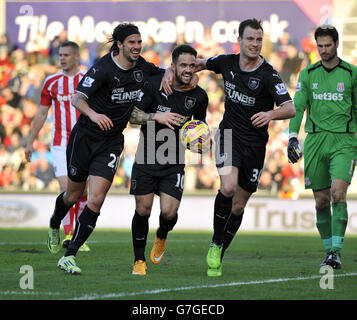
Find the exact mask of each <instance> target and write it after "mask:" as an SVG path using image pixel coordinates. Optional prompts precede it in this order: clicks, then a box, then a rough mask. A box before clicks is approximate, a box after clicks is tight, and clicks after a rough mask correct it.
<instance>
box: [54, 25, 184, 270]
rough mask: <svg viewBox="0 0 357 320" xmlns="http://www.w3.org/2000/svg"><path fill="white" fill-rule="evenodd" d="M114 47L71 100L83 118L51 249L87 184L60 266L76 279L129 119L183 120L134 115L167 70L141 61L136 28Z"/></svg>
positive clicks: (123, 31)
mask: <svg viewBox="0 0 357 320" xmlns="http://www.w3.org/2000/svg"><path fill="white" fill-rule="evenodd" d="M112 42H113V44H112V47H111V49H110V52H109V53H108V54H106V55H105V56H104V57H102V58H101V59H100V60H99V61H98V62H97V63H95V64H94V65H93V66H92V67H91V68H90V69H89V70H88V72H87V73H86V74H85V75H84V77H83V78H82V80H81V81H80V83H79V84H78V87H77V89H76V94H75V95H74V97H73V99H72V103H73V105H74V106H75V107H76V108H77V109H78V110H79V111H80V112H81V115H80V117H79V120H78V122H77V123H76V125H75V126H74V128H73V130H72V132H71V135H70V138H69V142H68V147H67V169H68V178H69V179H68V187H67V190H66V191H65V192H64V193H61V194H60V195H59V196H58V197H57V199H56V204H55V209H54V212H53V215H52V217H51V220H50V228H49V232H48V245H49V247H50V248H51V250H53V251H58V246H59V242H60V238H59V226H60V223H61V220H62V219H63V217H64V216H65V214H66V212H67V211H68V210H69V209H70V208H71V207H72V206H73V205H74V204H75V203H76V202H77V201H78V199H79V198H80V197H81V194H82V193H83V191H84V189H85V186H86V181H87V179H88V180H89V186H90V188H89V195H88V203H87V205H86V206H85V208H84V210H83V212H82V214H81V215H80V217H79V218H78V221H77V224H76V227H75V230H74V235H73V238H72V240H71V242H70V244H69V246H68V248H67V251H66V253H65V254H64V256H63V257H62V258H61V259H60V260H59V261H58V266H59V267H60V268H61V269H63V270H65V271H67V272H69V273H72V274H79V273H81V269H80V268H79V267H78V266H77V264H76V260H75V256H76V254H77V251H78V249H79V248H80V247H81V246H82V245H83V243H84V242H85V241H86V240H87V239H88V237H89V236H90V234H91V233H92V232H93V230H94V228H95V225H96V221H97V219H98V216H99V214H100V209H101V207H102V204H103V202H104V199H105V197H106V194H107V192H108V190H109V188H110V186H111V184H112V181H113V177H114V175H115V172H116V169H117V166H118V162H119V156H120V154H121V152H122V150H123V145H124V137H123V134H122V132H123V130H124V128H125V127H126V125H127V123H128V121H129V119H130V118H132V119H135V120H136V122H137V123H145V122H146V121H148V120H155V121H158V122H159V123H162V124H166V125H171V124H172V125H175V124H176V120H177V119H179V118H180V116H179V115H176V114H174V113H170V112H163V113H160V114H156V113H155V114H146V113H144V112H141V111H140V110H138V109H136V110H135V113H132V111H133V102H134V101H136V99H137V98H138V97H139V96H140V94H141V89H142V87H143V84H144V83H145V82H146V80H147V79H148V77H149V76H151V75H154V74H160V73H163V70H162V69H159V68H157V67H155V66H154V65H153V64H151V63H148V62H146V61H145V60H144V59H143V58H142V57H141V56H140V52H141V45H142V40H141V36H140V32H139V30H138V28H137V27H136V26H135V25H133V24H119V25H118V26H117V27H116V28H115V29H114V31H113V34H112Z"/></svg>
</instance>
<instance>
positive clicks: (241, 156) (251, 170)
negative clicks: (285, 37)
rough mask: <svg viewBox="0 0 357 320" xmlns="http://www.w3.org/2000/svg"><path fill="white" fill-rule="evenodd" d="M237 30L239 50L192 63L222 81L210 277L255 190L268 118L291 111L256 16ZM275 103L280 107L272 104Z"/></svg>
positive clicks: (288, 114) (165, 83)
mask: <svg viewBox="0 0 357 320" xmlns="http://www.w3.org/2000/svg"><path fill="white" fill-rule="evenodd" d="M238 32H239V37H238V43H239V46H240V54H238V55H235V54H229V55H220V56H215V57H211V58H208V59H206V60H201V59H197V63H196V71H200V70H203V69H208V70H211V71H214V72H215V73H220V74H222V76H223V80H224V86H225V112H224V115H223V119H222V121H221V123H220V126H219V132H218V133H219V134H218V135H217V136H216V143H217V145H218V148H217V149H218V150H216V151H217V160H216V166H217V169H218V173H219V176H220V182H221V186H220V190H219V192H218V194H217V196H216V199H215V204H214V218H213V228H214V234H213V237H212V243H211V245H210V247H209V250H208V254H207V259H206V260H207V264H208V270H207V275H208V276H212V277H215V276H221V275H222V259H223V255H224V252H225V250H226V249H227V248H228V246H229V245H230V243H231V241H232V240H233V238H234V236H235V234H236V232H237V231H238V229H239V227H240V225H241V222H242V218H243V213H244V208H245V207H246V205H247V202H248V200H249V198H250V197H251V195H252V194H253V193H254V192H256V190H257V186H258V182H259V177H260V174H261V172H262V168H263V165H264V158H265V149H266V143H267V141H268V124H269V122H270V121H271V120H279V119H288V118H291V117H293V116H294V115H295V107H294V104H293V102H292V100H291V98H290V95H289V93H288V91H287V89H286V87H285V85H284V83H283V82H282V80H281V78H280V76H279V74H278V73H277V72H276V71H275V70H274V69H273V68H272V66H271V65H270V64H269V63H267V62H266V61H265V59H264V57H262V56H261V55H260V51H261V49H262V44H263V28H262V26H261V23H260V21H257V20H256V19H248V20H245V21H243V22H241V23H240V25H239V30H238ZM166 75H167V77H166ZM166 75H165V81H163V83H162V85H163V88H164V89H165V91H167V92H170V91H169V88H168V84H169V83H170V76H169V75H170V74H169V71H167V73H166ZM274 103H276V104H277V105H278V106H280V108H276V109H274ZM225 140H226V141H227V140H231V143H225ZM225 145H226V146H228V148H227V147H226V148H225ZM229 145H231V146H232V147H231V148H229Z"/></svg>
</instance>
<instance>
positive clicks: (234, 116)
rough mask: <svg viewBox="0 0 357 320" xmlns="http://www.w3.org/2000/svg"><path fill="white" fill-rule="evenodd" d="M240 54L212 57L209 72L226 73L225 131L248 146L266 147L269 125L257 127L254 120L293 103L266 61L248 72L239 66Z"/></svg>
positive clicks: (223, 121)
mask: <svg viewBox="0 0 357 320" xmlns="http://www.w3.org/2000/svg"><path fill="white" fill-rule="evenodd" d="M239 57H240V55H239V54H238V55H235V54H229V55H220V56H216V57H212V58H209V59H208V60H207V63H206V66H207V69H208V70H211V71H214V72H215V73H217V74H222V77H223V81H224V91H225V112H224V115H223V120H222V122H221V124H220V128H221V129H232V133H233V139H239V141H240V142H241V143H243V144H246V145H254V146H265V145H266V143H267V141H268V138H269V135H268V125H266V126H264V127H262V128H257V127H255V126H253V125H252V121H251V120H250V118H251V117H252V116H253V115H254V114H256V113H258V112H265V111H269V110H273V109H274V104H276V105H277V106H281V105H282V104H284V103H286V102H288V101H291V100H292V99H291V97H290V95H289V93H288V91H287V89H286V87H285V85H284V83H283V81H282V80H281V77H280V75H279V74H278V72H277V71H276V70H274V69H273V67H272V66H271V65H270V64H269V63H268V62H266V61H265V59H264V58H262V59H263V60H262V63H261V64H260V65H259V66H258V67H257V68H256V69H254V70H249V71H244V70H241V68H240V66H239Z"/></svg>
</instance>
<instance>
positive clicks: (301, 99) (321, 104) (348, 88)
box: [289, 60, 357, 133]
mask: <svg viewBox="0 0 357 320" xmlns="http://www.w3.org/2000/svg"><path fill="white" fill-rule="evenodd" d="M356 97H357V67H356V66H354V65H351V64H349V63H347V62H345V61H343V60H340V62H339V64H338V65H337V66H336V67H334V68H333V69H327V68H325V67H324V66H323V64H322V63H321V61H318V62H316V63H315V64H312V65H310V66H308V67H306V68H305V69H304V70H302V71H301V72H300V75H299V80H298V84H297V88H296V93H295V97H294V104H295V107H296V116H295V118H292V119H291V120H290V126H289V131H290V133H292V132H294V133H299V129H300V125H301V121H302V117H303V114H304V110H305V109H306V110H307V114H306V123H305V131H306V132H309V133H313V132H321V131H329V132H341V133H342V132H346V133H347V132H356V131H357V124H356V101H355V99H356Z"/></svg>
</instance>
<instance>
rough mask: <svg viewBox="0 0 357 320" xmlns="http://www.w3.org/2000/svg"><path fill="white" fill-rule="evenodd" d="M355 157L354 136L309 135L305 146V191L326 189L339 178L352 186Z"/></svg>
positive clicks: (330, 133)
mask: <svg viewBox="0 0 357 320" xmlns="http://www.w3.org/2000/svg"><path fill="white" fill-rule="evenodd" d="M356 158H357V136H356V135H355V134H354V133H332V132H319V133H309V134H308V135H307V137H306V139H305V143H304V169H305V188H306V189H313V190H316V191H318V190H323V189H327V188H329V187H331V181H332V180H336V179H338V180H344V181H346V182H348V183H351V180H352V176H353V172H354V169H355V164H356Z"/></svg>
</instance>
